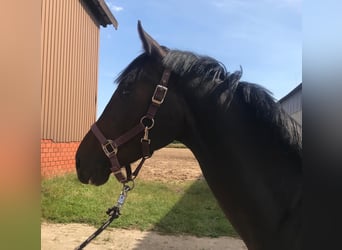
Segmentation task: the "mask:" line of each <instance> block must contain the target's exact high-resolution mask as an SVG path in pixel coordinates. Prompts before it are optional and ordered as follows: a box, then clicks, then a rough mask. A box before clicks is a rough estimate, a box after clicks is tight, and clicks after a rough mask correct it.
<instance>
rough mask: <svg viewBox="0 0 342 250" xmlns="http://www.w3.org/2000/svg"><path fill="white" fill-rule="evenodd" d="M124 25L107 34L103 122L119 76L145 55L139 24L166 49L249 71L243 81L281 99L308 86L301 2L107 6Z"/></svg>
mask: <svg viewBox="0 0 342 250" xmlns="http://www.w3.org/2000/svg"><path fill="white" fill-rule="evenodd" d="M106 2H107V5H108V6H109V8H110V9H111V11H112V13H113V14H114V16H115V17H116V19H117V20H118V22H119V28H118V30H115V29H114V28H113V27H112V26H107V27H106V28H101V31H100V58H99V82H98V84H99V89H98V107H97V116H99V115H100V114H101V113H102V111H103V109H104V108H105V106H106V104H107V103H108V101H109V100H110V98H111V96H112V94H113V92H114V91H115V88H116V85H115V84H114V79H115V78H116V77H117V75H118V74H119V73H120V72H121V71H122V70H123V69H124V68H125V67H126V66H127V65H128V64H129V63H130V62H131V61H132V60H133V59H134V58H135V57H136V56H138V55H139V54H140V53H141V52H142V46H141V42H140V40H139V37H138V33H137V21H138V20H141V21H142V25H143V27H144V29H145V30H146V31H147V32H148V33H149V34H150V35H151V36H152V37H154V38H155V39H156V40H157V41H158V42H159V43H160V44H162V45H165V46H167V47H169V48H170V49H180V50H190V51H193V52H196V53H198V54H200V55H208V56H211V57H213V58H215V59H217V60H219V61H220V62H222V63H223V64H224V65H225V66H226V68H227V70H228V71H230V72H231V71H235V70H239V67H240V65H241V66H242V68H243V76H242V80H244V81H250V82H254V83H258V84H260V85H262V86H264V87H266V88H267V89H269V90H270V91H271V92H272V93H273V95H274V97H275V98H276V99H280V98H281V97H283V96H284V95H286V94H287V93H288V92H289V91H291V90H292V89H293V88H294V87H296V86H297V85H298V84H299V83H300V82H301V81H302V24H301V14H302V13H301V12H302V1H301V0H183V1H179V0H177V1H176V0H163V1H161V0H144V1H139V0H135V1H133V0H132V1H128V0H106Z"/></svg>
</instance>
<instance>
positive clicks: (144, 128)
mask: <svg viewBox="0 0 342 250" xmlns="http://www.w3.org/2000/svg"><path fill="white" fill-rule="evenodd" d="M170 74H171V70H170V69H167V68H166V69H165V70H164V72H163V75H162V78H161V80H160V83H159V84H158V85H157V86H156V88H155V90H154V93H153V95H152V102H151V104H150V106H149V108H148V110H147V112H146V114H145V115H144V116H143V117H141V119H140V123H139V124H137V125H136V126H135V127H133V128H132V129H130V130H128V131H127V132H126V133H124V134H122V135H121V136H119V137H118V138H116V139H115V140H110V139H107V138H106V137H105V136H104V135H103V133H102V132H101V131H100V129H99V128H98V127H97V125H96V122H95V123H94V124H93V125H92V126H91V131H92V132H93V133H94V135H95V136H96V138H97V139H98V140H99V142H100V143H101V146H102V149H103V152H104V153H105V154H106V156H107V157H108V159H109V160H110V163H111V168H110V169H111V171H112V172H113V174H114V175H115V177H116V178H117V179H118V181H119V182H121V183H126V182H129V181H131V180H134V179H135V178H136V177H137V175H138V173H139V171H140V169H141V167H142V165H143V164H144V162H145V160H146V159H147V158H149V157H151V153H150V143H151V140H150V139H149V130H150V129H152V128H153V126H154V117H155V115H156V113H157V110H158V108H159V107H160V105H161V104H162V103H163V101H164V99H165V96H166V93H167V84H168V81H169V78H170ZM141 132H144V136H143V137H142V138H141V140H140V141H141V147H142V159H141V161H140V163H139V165H138V167H137V168H136V169H135V171H134V172H133V173H132V169H131V166H130V164H128V165H126V166H125V168H126V177H125V176H124V174H123V173H122V171H121V167H122V166H121V165H120V163H119V160H118V157H117V153H118V151H119V147H120V146H121V145H123V144H125V143H126V142H128V141H130V140H131V139H133V138H134V137H135V136H137V135H138V134H140V133H141Z"/></svg>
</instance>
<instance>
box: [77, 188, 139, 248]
mask: <svg viewBox="0 0 342 250" xmlns="http://www.w3.org/2000/svg"><path fill="white" fill-rule="evenodd" d="M132 183H133V184H132V186H131V187H130V186H129V185H127V184H126V183H125V184H123V187H122V190H121V193H120V195H119V198H118V200H117V202H116V204H115V205H114V206H113V207H111V208H108V210H107V211H106V214H107V215H108V216H109V218H108V219H107V220H106V222H104V223H103V224H102V226H101V227H100V228H99V229H97V230H96V231H95V232H94V233H93V234H92V235H90V236H89V237H88V239H86V240H85V241H84V242H83V243H82V244H81V245H79V246H78V247H76V248H75V250H79V249H83V248H84V247H85V246H87V245H88V244H89V243H90V242H91V241H92V240H93V239H94V238H95V237H97V236H98V235H99V234H100V233H102V231H103V230H105V229H106V228H107V227H108V226H109V225H110V223H112V221H113V220H115V219H117V218H119V216H120V215H121V213H120V209H121V208H122V206H123V205H124V203H125V200H126V198H127V193H128V192H129V191H131V190H132V189H133V188H134V182H133V181H132Z"/></svg>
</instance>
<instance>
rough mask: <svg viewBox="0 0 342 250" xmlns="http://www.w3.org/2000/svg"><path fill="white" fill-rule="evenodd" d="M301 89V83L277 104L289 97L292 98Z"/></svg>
mask: <svg viewBox="0 0 342 250" xmlns="http://www.w3.org/2000/svg"><path fill="white" fill-rule="evenodd" d="M301 89H302V83H300V84H299V85H298V86H297V87H295V88H294V89H293V90H291V91H290V92H289V93H288V94H287V95H285V96H284V97H282V98H281V99H280V100H279V101H278V102H280V103H282V102H284V101H285V100H286V99H288V98H290V97H291V96H293V95H294V94H295V93H297V92H298V91H299V90H301Z"/></svg>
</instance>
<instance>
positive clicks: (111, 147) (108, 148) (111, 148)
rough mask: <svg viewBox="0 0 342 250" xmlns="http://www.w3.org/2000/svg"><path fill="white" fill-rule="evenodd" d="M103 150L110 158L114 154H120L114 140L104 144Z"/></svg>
mask: <svg viewBox="0 0 342 250" xmlns="http://www.w3.org/2000/svg"><path fill="white" fill-rule="evenodd" d="M102 149H103V151H104V153H105V154H106V155H107V157H108V158H110V157H111V156H112V155H113V154H114V155H116V154H117V152H118V147H117V146H116V145H115V144H114V142H113V141H112V140H107V142H106V143H105V144H102Z"/></svg>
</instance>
